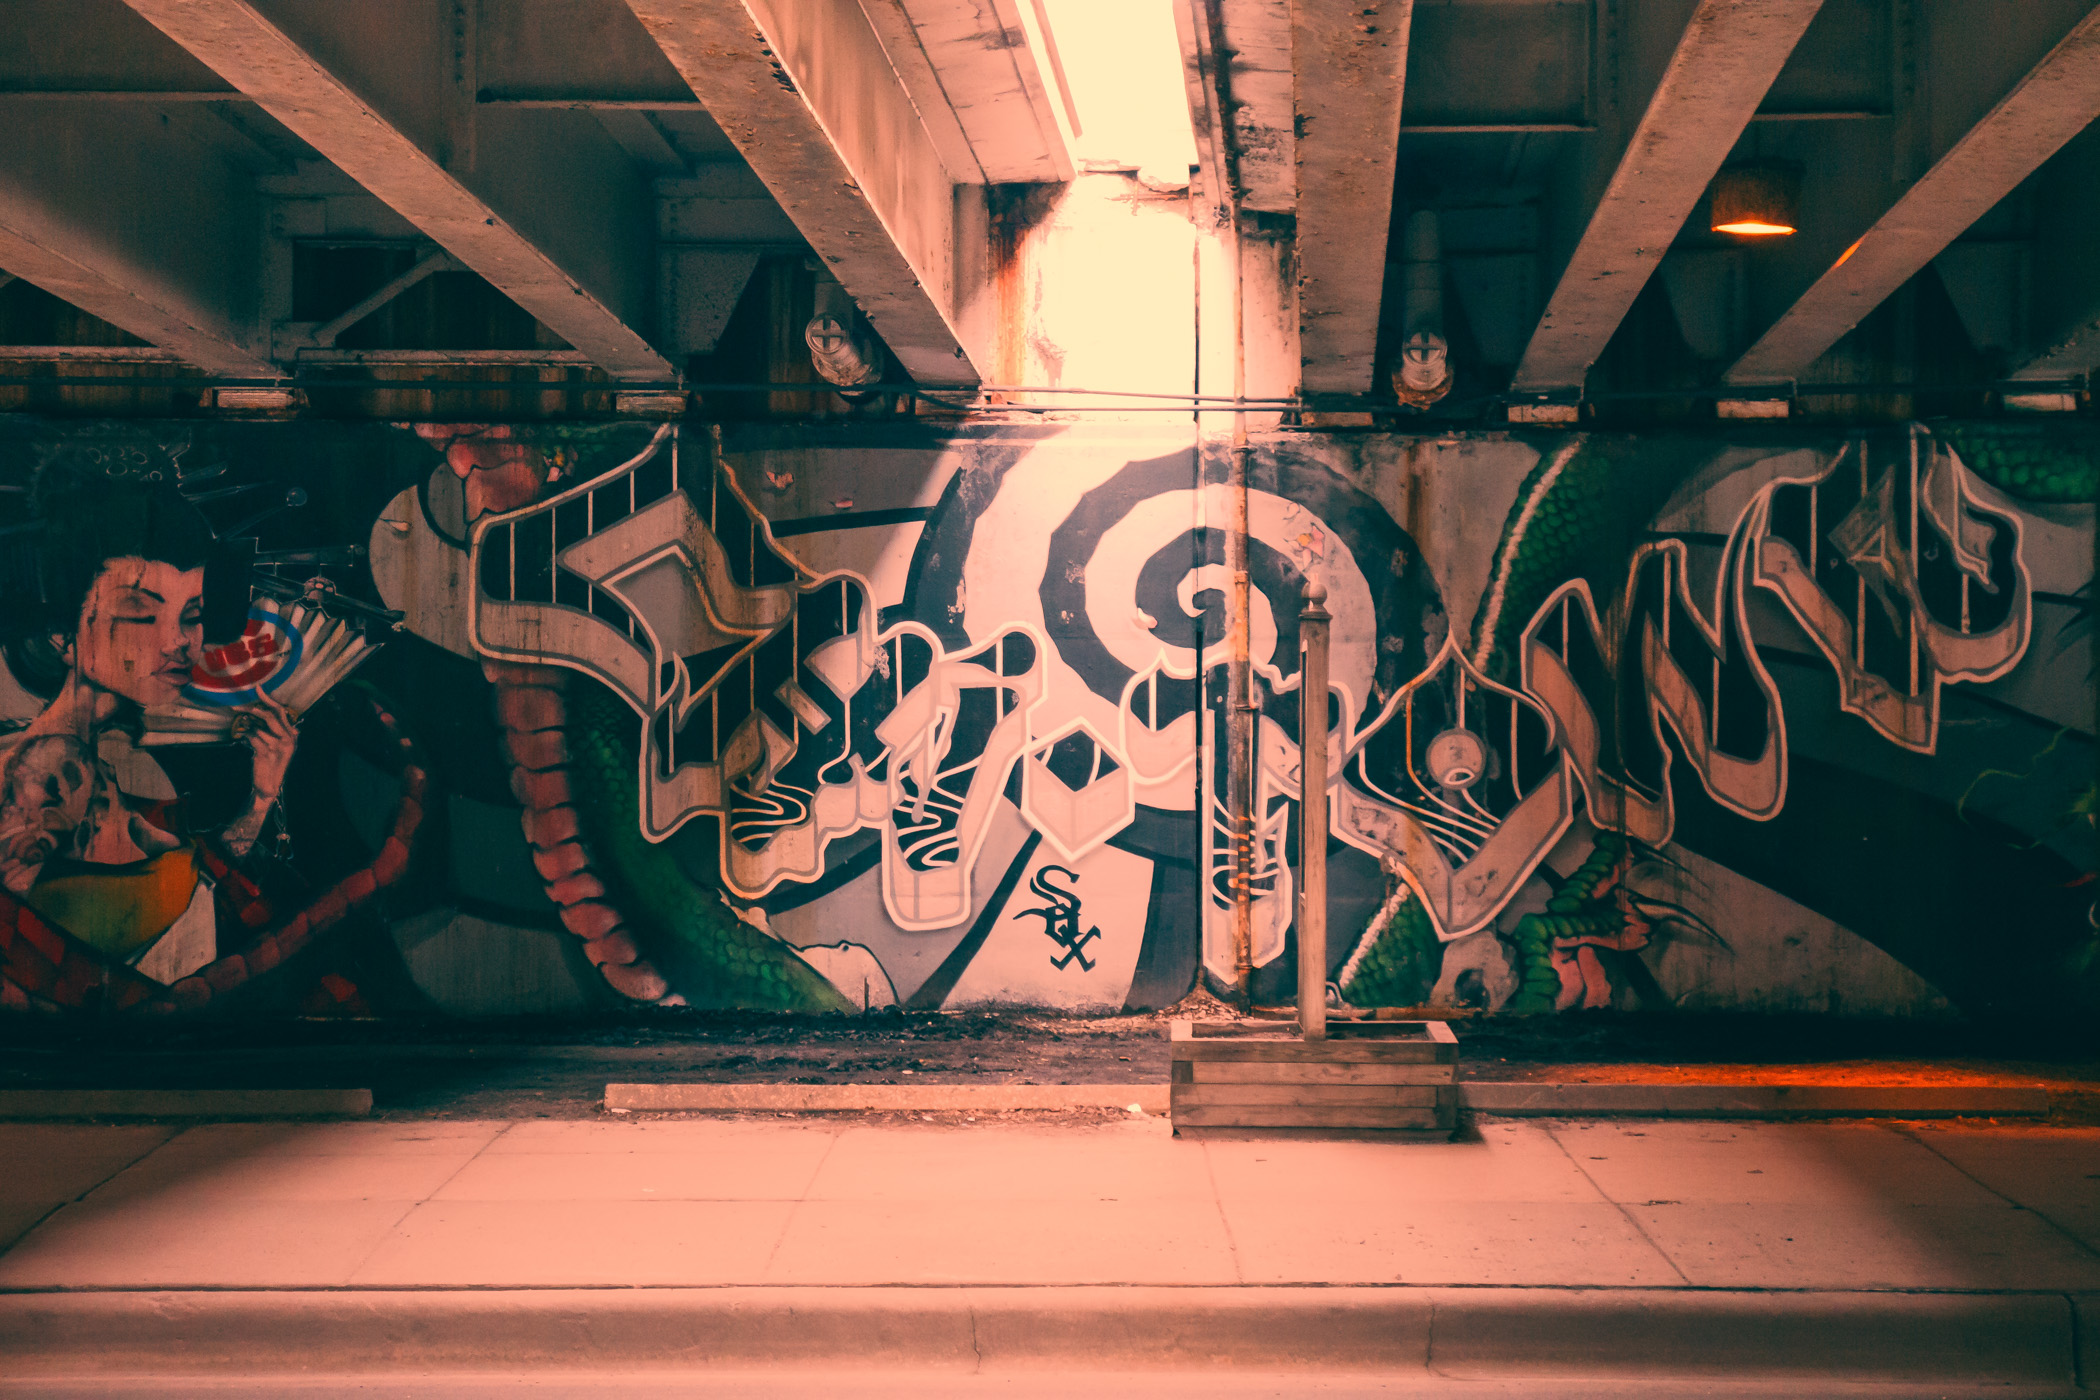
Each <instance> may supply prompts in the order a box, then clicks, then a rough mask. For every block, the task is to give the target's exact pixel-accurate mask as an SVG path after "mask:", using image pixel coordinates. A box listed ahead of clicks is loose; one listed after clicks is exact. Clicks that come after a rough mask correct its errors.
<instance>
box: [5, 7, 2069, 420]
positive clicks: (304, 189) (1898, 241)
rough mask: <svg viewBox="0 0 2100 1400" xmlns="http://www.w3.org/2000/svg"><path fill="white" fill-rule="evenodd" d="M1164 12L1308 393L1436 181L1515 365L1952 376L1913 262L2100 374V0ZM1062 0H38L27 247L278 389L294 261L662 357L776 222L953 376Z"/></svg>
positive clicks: (1482, 310)
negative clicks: (1284, 302) (455, 295)
mask: <svg viewBox="0 0 2100 1400" xmlns="http://www.w3.org/2000/svg"><path fill="white" fill-rule="evenodd" d="M1170 3H1171V4H1172V5H1173V6H1174V7H1175V10H1176V18H1177V22H1178V27H1179V29H1180V31H1181V35H1182V42H1183V48H1184V58H1185V61H1186V66H1187V70H1188V74H1189V79H1190V81H1189V95H1190V108H1191V116H1192V119H1193V122H1194V125H1195V127H1196V133H1197V146H1198V149H1199V151H1200V153H1201V159H1202V166H1203V169H1202V172H1201V175H1200V177H1199V179H1198V181H1197V183H1196V186H1195V191H1196V194H1195V197H1194V198H1192V202H1191V204H1192V214H1194V215H1195V216H1196V217H1197V218H1198V221H1199V222H1205V221H1206V217H1205V213H1204V211H1205V210H1206V209H1216V208H1219V207H1223V206H1229V205H1234V204H1236V205H1237V207H1238V208H1239V209H1240V210H1241V211H1242V219H1243V222H1244V224H1245V226H1246V227H1247V228H1248V229H1249V230H1250V231H1251V232H1252V233H1253V234H1255V235H1258V236H1261V237H1268V238H1280V239H1292V240H1295V242H1294V245H1293V249H1292V251H1293V258H1292V262H1291V265H1292V266H1293V267H1294V268H1295V270H1296V274H1297V278H1296V306H1295V311H1296V315H1297V319H1298V330H1299V342H1300V345H1301V359H1302V384H1303V387H1304V388H1305V389H1306V390H1307V391H1308V392H1309V393H1313V394H1316V395H1331V396H1338V397H1359V398H1360V397H1362V396H1365V395H1372V396H1376V395H1378V394H1381V393H1383V392H1385V390H1384V388H1383V384H1382V374H1383V370H1384V367H1385V363H1386V358H1387V357H1388V356H1390V354H1391V352H1392V349H1393V334H1394V318H1395V306H1396V302H1397V297H1396V295H1395V293H1394V291H1393V288H1392V282H1393V279H1392V278H1391V277H1389V276H1388V275H1387V270H1388V267H1389V266H1390V264H1391V263H1393V262H1394V261H1396V260H1397V256H1398V249H1397V247H1395V246H1394V245H1393V244H1392V242H1391V240H1390V238H1389V230H1390V229H1393V228H1397V227H1398V226H1399V224H1400V222H1401V221H1402V220H1404V219H1405V218H1406V217H1407V216H1408V215H1409V214H1411V213H1414V212H1417V211H1420V210H1435V211H1436V212H1437V214H1438V218H1439V222H1440V225H1441V230H1442V240H1441V241H1442V245H1443V255H1444V263H1445V277H1444V282H1445V287H1446V290H1447V295H1448V297H1449V300H1450V301H1451V303H1452V313H1451V320H1452V322H1453V325H1454V334H1453V352H1454V358H1455V359H1456V360H1458V361H1459V362H1460V368H1461V372H1462V374H1464V375H1467V376H1470V381H1469V382H1470V383H1471V385H1472V387H1473V388H1474V389H1475V390H1478V391H1483V392H1486V393H1489V394H1491V395H1502V394H1504V393H1505V391H1507V392H1509V393H1511V394H1514V395H1517V396H1531V397H1534V398H1537V399H1539V400H1542V401H1543V400H1550V401H1555V402H1570V401H1573V400H1575V399H1577V398H1580V397H1582V396H1583V395H1585V394H1591V395H1596V394H1601V393H1609V392H1615V391H1623V390H1628V389H1632V390H1636V391H1639V390H1642V389H1644V388H1650V387H1654V386H1656V385H1684V384H1687V383H1697V384H1703V385H1706V386H1708V388H1710V389H1711V390H1712V391H1714V392H1719V393H1726V392H1738V391H1740V392H1742V393H1744V394H1746V395H1755V394H1759V393H1783V392H1786V391H1787V387H1788V386H1792V385H1799V384H1804V383H1816V382H1820V381H1825V380H1858V379H1863V378H1864V379H1872V378H1875V377H1877V376H1881V377H1887V376H1890V375H1894V376H1896V377H1902V376H1904V375H1906V374H1918V373H1923V372H1924V371H1923V370H1921V369H1920V368H1919V363H1920V362H1919V361H1918V357H1917V356H1916V355H1914V354H1912V355H1911V356H1910V358H1909V359H1906V358H1905V354H1906V353H1908V352H1905V351H1903V350H1902V349H1901V347H1898V349H1897V350H1894V351H1891V350H1890V349H1889V344H1890V343H1892V342H1891V339H1890V334H1889V333H1883V332H1877V335H1878V336H1879V339H1876V338H1875V337H1872V336H1868V335H1867V333H1866V331H1865V330H1864V329H1859V328H1862V327H1863V326H1867V325H1880V324H1882V323H1883V322H1888V321H1889V318H1890V317H1892V316H1895V317H1897V319H1898V320H1901V318H1902V317H1903V316H1910V317H1911V318H1912V320H1916V319H1917V318H1918V316H1922V315H1923V313H1922V312H1917V308H1918V307H1922V306H1924V302H1923V301H1921V300H1920V298H1928V297H1929V298H1932V299H1934V300H1933V305H1934V306H1936V307H1940V308H1942V309H1943V310H1945V314H1944V315H1942V316H1940V319H1938V320H1932V321H1931V325H1932V326H1933V327H1935V328H1936V329H1934V330H1933V331H1932V333H1933V334H1942V333H1944V326H1943V323H1951V324H1958V327H1959V332H1960V337H1961V339H1962V340H1963V347H1962V350H1963V354H1964V355H1965V356H1967V358H1966V359H1964V360H1962V361H1961V362H1962V363H1963V364H1965V365H1968V366H1970V369H1969V371H1968V372H1969V373H1971V374H1972V375H1973V376H1975V377H1978V378H1979V380H1980V381H1987V380H1991V379H1995V378H2024V379H2027V380H2031V381H2035V382H2042V381H2055V380H2059V379H2064V378H2071V377H2082V376H2084V375H2085V374H2086V373H2087V372H2089V371H2090V370H2091V369H2092V368H2094V366H2095V364H2096V363H2100V257H2095V256H2094V252H2095V243H2094V237H2095V236H2094V233H2093V229H2094V228H2095V227H2096V218H2100V207H2096V206H2100V193H2096V191H2100V137H2095V135H2094V133H2093V131H2092V129H2091V124H2092V121H2093V118H2094V116H2095V114H2096V113H2100V5H2096V4H2095V0H1350V3H1346V4H1344V3H1340V0H1170ZM1045 15H1046V11H1045V9H1044V8H1043V7H1042V6H1041V5H1040V4H1038V3H1037V0H502V2H501V3H498V0H359V2H358V3H357V4H355V5H345V4H340V3H328V2H327V0H9V3H7V4H6V5H4V6H0V112H5V113H6V114H7V116H8V117H9V127H10V130H11V131H12V132H14V133H15V136H14V138H13V139H11V140H10V141H9V142H7V143H5V144H4V146H0V273H5V274H8V275H11V276H13V277H16V278H19V279H21V280H23V281H25V282H29V283H32V284H35V285H36V286H38V287H41V288H43V289H44V290H45V291H46V292H48V293H50V294H52V295H54V296H56V297H58V298H60V299H62V300H63V301H64V302H67V303H70V304H71V305H72V306H74V307H77V308H79V309H80V310H81V311H84V312H87V313H90V314H91V315H92V316H94V317H97V318H100V320H102V321H104V322H107V323H109V325H110V326H112V327H114V328H116V331H115V332H112V334H116V333H119V332H120V333H122V335H126V336H129V337H135V338H136V340H138V341H143V342H145V343H146V345H145V347H141V348H140V350H139V352H138V353H140V354H141V355H144V354H145V353H146V351H147V349H148V348H150V349H152V350H153V351H154V352H155V353H163V354H166V355H168V356H172V357H175V358H179V359H180V360H182V361H186V362H188V363H190V364H193V365H196V366H198V367H200V368H202V369H205V370H208V371H211V372H213V373H216V374H220V375H226V376H243V377H260V376H271V375H281V374H284V373H285V372H287V371H288V370H289V369H292V368H294V367H296V366H297V365H298V364H299V363H301V362H302V361H303V360H305V359H308V358H310V357H312V356H315V355H317V354H321V353H323V352H326V351H327V350H328V349H329V344H328V343H329V342H332V341H333V339H334V336H335V335H336V334H337V333H338V332H339V331H340V330H341V329H342V328H341V327H340V326H334V325H328V324H321V323H311V322H300V321H295V320H294V319H293V314H292V313H293V308H292V297H291V291H290V288H291V284H292V281H293V272H292V268H293V266H294V264H295V262H296V261H297V258H298V256H299V255H300V250H301V249H302V248H305V247H309V246H339V245H345V244H359V245H364V244H370V245H373V246H385V247H389V248H395V249H398V250H400V257H401V259H403V260H402V261H399V262H398V263H392V264H388V265H387V268H386V270H385V271H384V273H383V274H382V273H379V272H375V273H374V274H373V285H372V286H371V287H368V288H363V289H361V290H360V292H359V295H364V294H366V293H370V294H372V295H375V296H377V295H379V294H380V293H382V292H386V291H388V290H398V289H399V287H401V286H407V285H411V284H413V283H415V282H416V281H417V280H419V279H420V278H422V277H424V276H427V275H431V274H432V273H434V272H441V273H443V274H445V275H447V276H454V277H456V276H459V275H462V274H460V273H459V272H458V271H457V270H458V269H462V268H463V269H467V270H469V271H470V272H471V273H472V274H473V275H474V276H476V277H478V278H479V279H481V280H482V281H484V282H485V283H486V284H488V286H490V287H492V288H494V289H495V291H496V292H500V293H501V294H502V296H503V297H504V298H507V299H508V300H509V301H510V302H511V303H514V304H515V305H516V306H517V307H519V308H522V309H523V310H524V311H525V312H527V313H529V314H530V316H531V318H533V320H534V321H536V322H537V323H538V325H539V327H540V328H541V335H542V340H541V343H543V344H545V345H548V346H550V347H556V348H557V349H559V351H560V353H564V354H568V355H571V356H573V357H575V358H576V359H578V360H580V361H584V362H587V363H590V364H594V365H596V366H598V367H599V368H601V369H602V370H604V371H605V372H606V374H607V375H608V376H609V377H611V378H613V379H615V380H621V381H634V382H645V381H646V382H656V381H663V380H668V379H672V378H675V377H676V376H677V375H678V374H679V373H681V372H682V371H683V369H684V367H685V363H686V359H687V357H688V356H690V355H692V354H695V353H703V352H705V351H707V350H709V349H711V348H712V347H713V344H714V339H715V337H716V336H718V335H719V334H720V332H721V330H722V325H723V322H724V321H725V319H726V318H727V315H728V310H729V307H730V306H731V305H732V304H733V303H734V301H735V297H736V292H737V290H738V289H739V288H740V287H741V286H742V281H743V279H744V278H746V277H748V276H749V275H750V274H751V270H752V268H753V266H754V265H755V263H756V261H757V259H758V257H759V256H760V255H761V254H763V253H764V252H766V251H769V250H772V251H779V252H786V253H792V254H797V255H801V256H804V257H806V258H808V259H809V260H811V265H812V266H816V267H820V268H822V269H823V270H824V271H825V272H826V273H828V275H830V276H832V277H835V278H836V279H837V281H838V282H839V283H840V284H841V285H842V286H843V287H844V288H845V290H846V291H847V293H849V294H850V295H851V296H852V298H853V299H854V301H855V302H856V303H857V304H858V305H859V306H860V308H861V310H862V311H863V312H864V313H865V314H866V315H867V316H868V317H869V319H870V322H871V324H872V325H873V326H874V327H875V329H876V330H877V331H878V332H879V333H880V334H881V336H882V337H883V339H884V341H885V342H886V343H887V344H888V346H889V347H890V349H891V351H892V352H893V354H894V355H895V357H896V359H897V361H898V363H899V365H900V366H901V367H902V368H903V369H904V370H905V372H907V373H909V374H910V375H911V376H913V377H914V378H915V379H917V380H918V381H919V382H922V383H926V384H946V385H968V384H972V383H976V382H979V381H980V380H981V379H983V378H984V377H985V375H986V373H987V371H988V368H989V364H990V350H989V348H988V346H987V345H986V344H985V343H984V342H985V340H986V332H985V331H984V329H983V322H984V321H985V319H986V318H985V316H984V315H983V314H982V311H981V308H980V307H979V306H978V303H981V302H982V301H983V300H984V297H983V296H982V295H981V294H982V292H983V287H982V285H981V282H982V279H983V278H984V277H985V276H986V272H985V268H984V266H983V249H982V248H981V247H979V245H980V244H982V243H983V242H984V241H985V239H986V233H985V229H986V220H987V213H986V211H987V208H988V203H987V201H988V198H989V196H988V193H987V192H988V190H990V189H992V188H993V187H996V186H999V185H1005V184H1013V183H1046V182H1057V181H1061V180H1066V179H1070V178H1072V175H1073V160H1072V156H1071V155H1070V153H1069V150H1068V136H1069V132H1070V126H1069V123H1068V122H1067V121H1066V113H1065V112H1064V109H1063V108H1062V106H1061V104H1060V96H1059V91H1058V85H1059V79H1058V77H1057V71H1056V65H1057V62H1058V60H1057V55H1056V36H1055V35H1054V34H1052V33H1050V32H1048V31H1047V30H1046V29H1045V27H1044V26H1045V24H1046V19H1045ZM1746 160H1764V161H1781V162H1790V163H1792V164H1793V165H1795V166H1796V167H1798V169H1799V170H1800V172H1801V182H1800V196H1799V203H1798V215H1799V217H1798V223H1799V228H1800V231H1799V232H1798V233H1797V234H1795V235H1794V236H1792V237H1788V238H1781V239H1771V240H1765V241H1761V242H1752V241H1749V240H1744V239H1738V238H1731V237H1729V236H1726V235H1719V234H1715V233H1712V232H1711V231H1709V230H1708V228H1707V226H1706V225H1707V222H1708V221H1707V218H1706V213H1707V198H1708V191H1709V189H1710V186H1711V183H1712V181H1713V179H1714V177H1715V174H1716V172H1717V171H1719V170H1721V169H1722V168H1723V167H1725V166H1727V165H1729V164H1731V163H1735V162H1742V161H1746ZM440 255H442V256H440ZM389 278H391V279H393V280H392V281H389V280H388V279H389ZM355 299H356V298H355V297H353V298H352V300H353V301H354V300H355ZM381 299H382V301H383V300H384V298H383V297H382V298H381ZM1643 307H1646V308H1649V310H1647V311H1643V310H1641V309H1640V308H1643ZM1654 308H1662V311H1661V312H1659V313H1658V312H1656V311H1655V310H1654ZM1906 308H1908V309H1906ZM1948 308H1951V309H1948ZM1898 312H1901V315H1900V316H1899V315H1898ZM1913 312H1916V315H1913ZM323 314H326V313H323ZM1656 314H1661V315H1663V316H1664V317H1665V318H1666V319H1667V320H1668V322H1669V325H1670V329H1669V333H1668V335H1666V336H1664V337H1663V340H1662V342H1661V348H1660V349H1657V348H1656V344H1657V342H1656V338H1655V336H1654V335H1653V334H1651V333H1650V332H1651V331H1652V329H1653V328H1652V326H1650V327H1649V329H1648V330H1646V331H1643V332H1642V337H1645V338H1642V339H1641V346H1643V347H1646V348H1645V349H1644V350H1643V351H1642V353H1641V354H1635V353H1633V348H1635V347H1634V345H1633V340H1631V339H1629V336H1630V335H1632V332H1631V330H1630V329H1629V328H1630V327H1633V326H1635V325H1637V324H1642V325H1645V324H1646V323H1645V322H1644V321H1643V317H1649V318H1650V319H1651V320H1652V318H1653V316H1654V315H1656ZM1949 318H1952V319H1951V322H1950V321H1949ZM1928 319H1929V318H1928ZM1890 324H1894V322H1890ZM1902 324H1903V325H1905V326H1908V325H1909V324H1910V321H1903V322H1902ZM1919 324H1924V322H1923V321H1920V322H1919ZM1885 330H1886V327H1884V331H1885ZM1920 334H1922V332H1920ZM119 338H121V336H120V337H119ZM1896 339H1899V340H1900V339H1901V337H1900V336H1897V337H1896ZM1870 341H1871V342H1872V344H1870V343H1869V342H1870ZM466 357H467V358H471V352H466Z"/></svg>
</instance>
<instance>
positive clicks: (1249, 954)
mask: <svg viewBox="0 0 2100 1400" xmlns="http://www.w3.org/2000/svg"><path fill="white" fill-rule="evenodd" d="M1228 232H1229V235H1230V237H1231V239H1232V398H1233V407H1232V475H1231V480H1230V482H1229V484H1228V486H1227V491H1228V494H1229V495H1230V497H1231V504H1230V513H1231V514H1230V520H1229V521H1228V523H1227V527H1226V532H1225V567H1226V569H1227V570H1228V571H1230V573H1231V575H1232V612H1231V627H1232V665H1231V669H1230V670H1229V671H1228V672H1227V673H1226V685H1225V704H1226V742H1227V744H1228V745H1229V747H1228V749H1227V751H1226V769H1227V773H1228V775H1229V781H1228V787H1229V791H1228V792H1227V795H1226V802H1227V804H1228V806H1229V808H1230V812H1231V817H1232V951H1233V964H1234V966H1233V978H1232V991H1233V1000H1234V1001H1236V1002H1238V1003H1239V1008H1240V1010H1241V1011H1242V1012H1243V1013H1244V1012H1247V1011H1251V1010H1252V1009H1253V1007H1254V868H1255V864H1256V862H1255V859H1254V842H1255V838H1256V833H1257V832H1258V831H1259V829H1260V817H1261V814H1260V813H1259V812H1258V811H1256V810H1255V808H1256V792H1257V788H1256V778H1255V772H1254V744H1255V729H1256V726H1257V725H1258V724H1259V723H1260V718H1259V712H1260V706H1259V705H1257V704H1256V703H1255V700H1254V661H1253V649H1254V648H1253V637H1254V632H1253V617H1254V598H1253V588H1252V586H1251V584H1250V581H1249V575H1250V572H1251V569H1250V565H1249V563H1248V549H1247V531H1248V527H1249V519H1248V516H1249V505H1250V501H1249V493H1250V492H1251V490H1252V486H1251V484H1250V481H1249V476H1250V473H1249V471H1248V465H1249V459H1250V458H1251V457H1252V456H1253V455H1254V449H1253V447H1251V446H1250V445H1249V444H1248V442H1247V405H1246V398H1247V278H1246V246H1245V244H1244V243H1243V242H1242V241H1241V238H1240V215H1239V198H1238V195H1237V194H1236V193H1235V195H1234V197H1233V203H1232V222H1231V223H1230V225H1229V226H1228Z"/></svg>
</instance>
